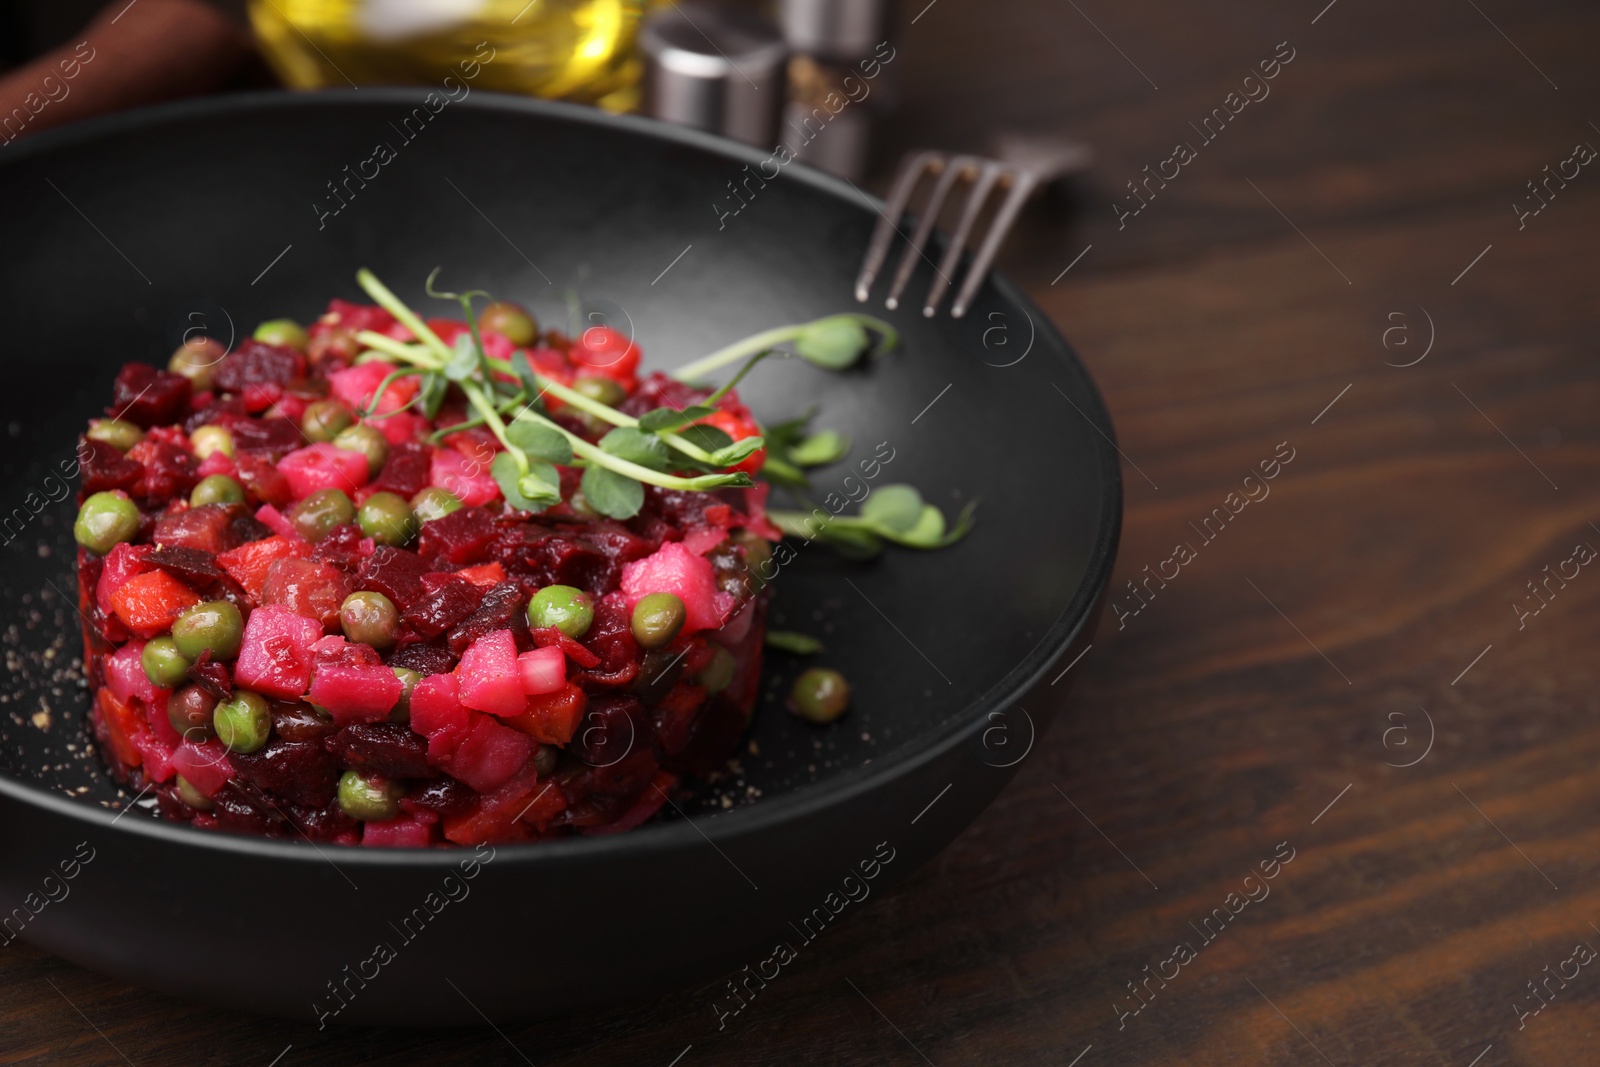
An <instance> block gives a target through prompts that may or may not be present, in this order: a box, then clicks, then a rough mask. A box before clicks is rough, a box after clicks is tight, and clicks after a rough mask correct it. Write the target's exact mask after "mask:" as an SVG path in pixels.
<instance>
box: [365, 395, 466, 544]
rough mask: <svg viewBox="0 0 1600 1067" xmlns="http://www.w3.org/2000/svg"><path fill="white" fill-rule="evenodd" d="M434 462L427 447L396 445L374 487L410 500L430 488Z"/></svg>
mask: <svg viewBox="0 0 1600 1067" xmlns="http://www.w3.org/2000/svg"><path fill="white" fill-rule="evenodd" d="M385 421H388V420H385ZM432 462H433V449H431V448H429V447H428V446H427V445H419V444H416V443H415V442H411V441H407V442H406V443H404V444H398V445H395V446H394V447H393V448H391V449H389V458H388V460H386V461H385V462H384V464H383V470H381V471H379V472H378V480H377V481H376V482H373V483H372V487H373V488H374V489H377V490H384V491H387V492H390V493H399V494H400V495H401V496H403V497H405V498H406V499H407V500H410V499H411V498H412V497H414V496H416V495H417V494H418V493H420V492H422V491H423V490H424V489H426V488H427V487H428V475H429V470H430V466H431V464H432ZM447 517H448V516H447ZM436 521H437V520H436ZM429 525H432V524H431V523H430V524H429Z"/></svg>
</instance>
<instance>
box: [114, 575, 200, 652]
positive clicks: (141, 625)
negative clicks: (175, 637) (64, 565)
mask: <svg viewBox="0 0 1600 1067" xmlns="http://www.w3.org/2000/svg"><path fill="white" fill-rule="evenodd" d="M198 603H200V598H199V597H198V596H196V595H195V592H194V590H192V589H190V588H189V587H188V586H187V585H184V584H183V583H182V582H180V581H178V579H176V578H174V577H173V576H172V575H170V574H168V573H167V572H166V571H146V572H145V573H144V574H139V575H135V576H134V577H132V578H129V579H128V580H127V581H126V582H124V583H123V584H122V585H121V586H120V587H119V588H118V589H117V591H116V592H115V593H112V594H111V610H112V611H114V612H116V615H117V618H119V619H121V620H122V624H123V625H124V626H126V627H127V628H128V629H130V630H132V631H133V632H134V633H136V634H138V635H139V636H140V637H145V638H149V637H155V636H157V635H159V634H162V633H165V632H166V631H168V630H170V629H171V628H172V621H173V620H174V619H176V618H177V617H178V615H179V613H180V612H182V611H183V609H184V608H187V607H191V606H193V605H195V604H198Z"/></svg>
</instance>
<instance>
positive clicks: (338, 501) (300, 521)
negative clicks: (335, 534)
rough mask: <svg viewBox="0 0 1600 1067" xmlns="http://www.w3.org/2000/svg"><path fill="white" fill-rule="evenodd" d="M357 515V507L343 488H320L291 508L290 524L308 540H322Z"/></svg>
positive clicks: (353, 519)
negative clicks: (336, 527)
mask: <svg viewBox="0 0 1600 1067" xmlns="http://www.w3.org/2000/svg"><path fill="white" fill-rule="evenodd" d="M355 517H356V507H355V505H354V504H352V503H350V498H349V497H348V496H346V495H345V493H344V490H343V489H319V490H317V491H316V492H315V493H312V494H311V495H310V496H308V497H306V498H305V499H304V500H302V501H300V502H299V503H298V504H296V505H295V506H294V507H292V508H290V509H289V524H290V525H291V526H293V527H294V528H295V531H296V532H297V533H299V535H300V536H301V537H304V538H305V539H306V540H307V541H320V540H322V539H323V538H324V537H326V536H328V534H329V533H330V532H331V531H332V530H333V528H334V527H335V526H343V525H344V524H345V523H347V522H353V521H355Z"/></svg>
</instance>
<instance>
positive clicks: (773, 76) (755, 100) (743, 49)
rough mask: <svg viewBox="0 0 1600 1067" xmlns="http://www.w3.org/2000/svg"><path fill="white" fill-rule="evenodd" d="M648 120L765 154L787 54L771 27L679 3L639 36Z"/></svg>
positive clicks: (758, 19)
mask: <svg viewBox="0 0 1600 1067" xmlns="http://www.w3.org/2000/svg"><path fill="white" fill-rule="evenodd" d="M639 45H640V48H641V49H642V50H643V52H644V56H645V77H644V110H645V113H646V114H648V115H652V116H654V117H655V118H658V119H665V120H667V121H668V122H676V123H680V124H682V125H684V126H693V127H694V128H695V129H700V130H707V131H709V132H711V133H720V134H722V135H723V136H725V137H731V138H733V139H734V140H736V141H744V142H745V143H747V144H753V145H758V146H760V147H763V148H770V147H772V146H773V145H774V144H775V143H776V140H777V136H778V132H777V131H778V118H779V115H780V114H781V113H782V110H783V102H784V86H785V80H786V77H787V70H786V67H785V62H784V61H785V60H786V59H787V58H788V49H787V47H786V46H785V45H784V42H783V36H782V34H781V33H780V32H779V31H778V28H777V27H776V26H775V25H773V23H772V22H771V21H770V20H768V19H766V18H764V17H763V16H761V15H760V14H758V13H756V12H754V11H749V10H744V9H740V8H732V7H727V6H723V5H720V4H712V3H705V2H701V0H678V2H675V3H673V4H670V5H669V6H667V7H664V8H661V9H660V10H658V11H656V12H654V13H653V14H651V15H650V16H649V17H648V18H647V19H646V20H645V22H644V25H643V26H642V27H641V28H640V31H639Z"/></svg>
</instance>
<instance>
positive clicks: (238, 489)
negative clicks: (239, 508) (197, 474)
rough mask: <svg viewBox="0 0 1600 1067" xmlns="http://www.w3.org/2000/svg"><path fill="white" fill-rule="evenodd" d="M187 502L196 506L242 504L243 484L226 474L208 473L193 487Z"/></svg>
mask: <svg viewBox="0 0 1600 1067" xmlns="http://www.w3.org/2000/svg"><path fill="white" fill-rule="evenodd" d="M189 503H190V504H191V505H193V506H194V507H197V508H198V507H201V506H203V505H206V504H243V503H244V486H242V485H240V484H239V483H238V482H236V481H234V480H233V479H232V478H230V477H228V476H227V475H226V474H210V475H207V476H206V477H204V478H201V479H200V484H199V485H197V486H195V487H194V492H192V493H190V494H189Z"/></svg>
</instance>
